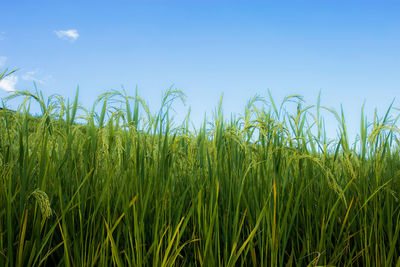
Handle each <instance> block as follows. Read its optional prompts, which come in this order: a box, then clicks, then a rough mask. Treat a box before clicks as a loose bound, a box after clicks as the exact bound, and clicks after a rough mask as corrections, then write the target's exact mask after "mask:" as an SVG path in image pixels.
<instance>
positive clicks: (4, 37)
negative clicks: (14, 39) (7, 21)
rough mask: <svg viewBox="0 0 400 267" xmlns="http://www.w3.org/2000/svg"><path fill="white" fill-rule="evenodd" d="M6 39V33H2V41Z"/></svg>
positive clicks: (0, 33) (0, 36) (0, 37)
mask: <svg viewBox="0 0 400 267" xmlns="http://www.w3.org/2000/svg"><path fill="white" fill-rule="evenodd" d="M5 39H6V33H5V32H0V41H1V40H5Z"/></svg>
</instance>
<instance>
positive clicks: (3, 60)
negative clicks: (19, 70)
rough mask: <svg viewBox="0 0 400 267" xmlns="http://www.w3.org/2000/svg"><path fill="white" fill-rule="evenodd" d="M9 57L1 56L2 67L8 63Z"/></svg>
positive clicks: (0, 65)
mask: <svg viewBox="0 0 400 267" xmlns="http://www.w3.org/2000/svg"><path fill="white" fill-rule="evenodd" d="M6 61H7V57H4V56H0V68H2V67H4V66H5V65H6Z"/></svg>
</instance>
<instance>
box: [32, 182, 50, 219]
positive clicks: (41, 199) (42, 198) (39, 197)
mask: <svg viewBox="0 0 400 267" xmlns="http://www.w3.org/2000/svg"><path fill="white" fill-rule="evenodd" d="M31 196H33V197H34V198H35V199H36V201H37V203H38V204H39V208H40V211H41V213H42V215H43V216H44V217H45V218H46V219H48V218H50V217H51V215H52V214H53V210H52V209H51V207H50V201H49V197H48V196H47V194H46V192H44V191H42V190H40V189H39V188H36V189H35V190H34V191H33V192H32V193H31V194H30V195H29V197H31Z"/></svg>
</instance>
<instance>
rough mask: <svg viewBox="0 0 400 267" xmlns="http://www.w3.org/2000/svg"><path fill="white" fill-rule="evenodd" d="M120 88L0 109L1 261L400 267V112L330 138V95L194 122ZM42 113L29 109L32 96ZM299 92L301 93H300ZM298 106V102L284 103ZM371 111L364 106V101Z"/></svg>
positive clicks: (27, 97)
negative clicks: (87, 99) (93, 96)
mask: <svg viewBox="0 0 400 267" xmlns="http://www.w3.org/2000/svg"><path fill="white" fill-rule="evenodd" d="M181 97H183V95H182V93H181V92H180V91H176V90H168V91H167V92H166V93H165V95H164V98H163V100H162V108H161V109H160V111H159V112H155V113H152V112H150V111H149V110H148V109H147V107H146V106H145V102H144V101H143V100H142V99H141V98H140V97H139V96H138V95H134V96H132V97H130V96H128V95H126V93H125V92H123V91H122V92H118V91H112V92H109V93H105V94H103V95H101V96H100V97H99V98H98V101H96V102H95V103H94V105H93V108H91V109H88V110H86V109H84V108H83V107H80V105H79V104H78V94H77V97H76V98H75V99H73V100H71V101H67V100H64V99H63V98H62V97H61V96H52V97H50V98H49V99H45V98H44V97H43V96H42V95H41V94H40V93H33V94H32V93H28V92H19V93H18V92H17V93H16V94H14V95H13V96H12V98H15V99H14V101H15V100H19V101H20V102H19V103H21V105H20V109H19V110H17V111H16V112H11V111H7V110H2V111H0V266H57V265H58V266H307V265H310V266H316V265H335V266H351V265H364V266H395V265H397V266H399V264H400V241H399V230H400V217H399V216H400V202H399V194H398V193H399V191H400V154H399V139H398V138H399V128H398V127H397V126H396V123H397V113H396V112H397V111H396V110H395V109H394V107H390V108H389V109H388V110H387V113H386V115H385V116H382V117H377V116H376V117H375V118H372V119H371V120H368V121H367V119H366V118H365V116H364V115H363V112H361V113H360V115H361V125H360V130H359V133H358V135H359V136H358V137H359V138H358V139H357V140H349V138H348V136H347V132H346V125H345V121H344V114H343V113H340V112H339V113H336V112H334V111H332V114H333V115H334V116H336V118H337V121H338V133H339V134H338V137H337V139H335V140H329V139H328V138H326V134H325V130H324V123H323V118H322V117H321V110H322V109H323V108H322V107H321V106H320V105H319V101H318V103H317V104H316V105H314V106H312V107H311V106H306V105H305V103H302V101H301V98H300V97H298V96H290V97H287V98H286V99H285V100H284V101H283V103H274V102H273V100H272V98H268V99H266V100H265V101H264V100H263V99H261V98H259V97H255V98H253V99H251V100H249V102H248V104H247V105H246V107H245V112H244V114H242V115H241V116H237V117H232V118H229V119H225V118H224V117H223V112H222V108H221V105H220V106H218V107H217V108H216V110H215V113H214V114H213V117H212V119H210V120H209V121H204V124H203V126H202V127H199V128H198V129H197V130H196V131H194V130H189V126H190V120H189V119H188V120H186V121H184V122H183V123H181V122H175V121H174V120H173V119H172V118H171V117H172V116H171V115H172V113H171V111H170V107H173V104H174V101H180V98H181ZM30 102H31V103H32V104H33V103H36V104H39V105H40V107H41V110H42V114H40V116H36V117H33V116H31V115H29V103H30ZM293 102H294V103H293ZM287 105H295V109H296V107H297V110H296V111H295V112H288V111H287V110H290V109H285V107H286V106H287ZM360 109H361V107H360Z"/></svg>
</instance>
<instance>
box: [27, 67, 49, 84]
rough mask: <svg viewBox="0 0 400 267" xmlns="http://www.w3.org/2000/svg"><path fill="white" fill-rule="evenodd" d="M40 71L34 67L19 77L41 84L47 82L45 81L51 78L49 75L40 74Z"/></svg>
mask: <svg viewBox="0 0 400 267" xmlns="http://www.w3.org/2000/svg"><path fill="white" fill-rule="evenodd" d="M40 73H41V71H40V70H39V69H36V70H34V71H28V72H26V73H25V74H24V75H22V76H21V78H22V79H23V80H25V81H34V82H36V83H41V84H45V83H47V81H48V80H50V79H51V78H52V76H51V75H47V76H45V77H43V75H40ZM38 76H39V77H40V78H39V77H38Z"/></svg>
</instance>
